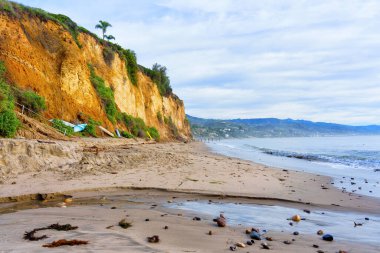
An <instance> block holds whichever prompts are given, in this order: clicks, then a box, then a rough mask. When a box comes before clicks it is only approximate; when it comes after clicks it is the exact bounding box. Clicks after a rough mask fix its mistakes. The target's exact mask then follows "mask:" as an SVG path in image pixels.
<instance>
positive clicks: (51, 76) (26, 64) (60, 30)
mask: <svg viewBox="0 0 380 253" xmlns="http://www.w3.org/2000/svg"><path fill="white" fill-rule="evenodd" d="M17 6H19V5H16V4H11V8H12V9H11V10H4V8H3V9H1V8H0V60H1V61H4V63H5V65H6V68H7V74H6V77H7V79H8V81H9V82H11V83H12V84H13V85H16V86H18V87H20V88H23V89H32V90H34V91H35V92H37V93H38V94H39V95H41V96H43V97H44V98H45V99H46V104H47V110H46V111H45V113H44V114H45V115H44V116H46V117H47V118H61V119H64V120H67V121H71V122H75V121H77V120H78V115H80V114H81V113H82V114H86V115H89V116H91V117H92V118H94V119H95V120H98V121H101V122H102V123H103V126H105V127H107V128H108V129H110V130H114V129H115V128H121V129H122V128H123V126H122V125H120V124H119V123H117V122H116V123H112V122H110V120H109V119H108V118H107V115H106V114H105V111H104V106H103V105H102V102H101V99H100V98H99V96H98V94H97V92H96V90H95V88H94V87H93V85H92V84H91V81H90V71H89V68H88V64H91V65H92V66H93V67H94V69H95V72H96V75H97V76H100V77H101V78H102V79H104V81H105V84H106V86H108V87H111V88H112V90H113V91H114V98H115V102H116V105H117V107H118V110H119V111H120V112H125V113H127V114H130V115H132V116H135V117H140V118H142V119H143V120H144V121H145V123H146V124H147V125H149V126H154V127H156V128H157V129H158V130H159V132H160V134H161V139H171V138H174V134H173V124H174V126H175V127H176V128H177V129H178V133H179V135H180V136H182V137H186V138H188V137H190V136H191V133H190V128H189V124H188V122H187V120H186V115H185V108H184V104H183V102H182V101H181V100H179V99H178V98H177V97H176V96H175V95H173V94H170V95H167V96H162V95H161V94H160V92H159V90H158V88H157V85H156V84H155V83H154V82H153V81H152V80H151V79H150V78H149V77H148V76H147V75H145V74H143V73H142V72H141V71H140V70H139V71H138V73H137V84H136V85H134V84H132V82H131V80H130V77H129V76H128V71H127V66H126V60H125V59H123V57H122V56H120V55H119V54H118V53H116V52H114V51H111V52H108V54H111V55H108V58H110V59H111V60H109V59H108V60H106V59H105V57H104V50H105V47H106V45H105V44H104V43H102V42H101V41H99V39H97V38H96V37H95V36H93V35H92V34H90V33H86V32H78V34H76V36H73V34H72V32H70V30H69V29H67V27H65V26H63V25H62V24H60V23H59V22H56V21H54V20H48V19H45V18H43V17H41V16H39V15H32V14H31V13H29V12H28V11H26V10H24V9H22V8H19V7H17ZM157 114H161V115H162V116H163V118H167V119H169V118H171V119H172V122H173V124H171V126H170V124H168V123H167V122H166V123H165V122H164V121H163V120H159V117H157ZM177 137H178V136H177Z"/></svg>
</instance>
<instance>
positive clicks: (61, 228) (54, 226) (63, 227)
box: [24, 223, 78, 241]
mask: <svg viewBox="0 0 380 253" xmlns="http://www.w3.org/2000/svg"><path fill="white" fill-rule="evenodd" d="M77 228H78V227H77V226H72V225H70V224H65V225H59V224H58V223H56V224H51V225H50V226H47V227H42V228H35V229H33V230H32V231H30V232H25V233H24V240H29V241H39V240H42V239H46V238H48V236H47V235H42V236H35V234H36V232H38V231H41V230H48V229H53V230H57V231H70V230H75V229H77Z"/></svg>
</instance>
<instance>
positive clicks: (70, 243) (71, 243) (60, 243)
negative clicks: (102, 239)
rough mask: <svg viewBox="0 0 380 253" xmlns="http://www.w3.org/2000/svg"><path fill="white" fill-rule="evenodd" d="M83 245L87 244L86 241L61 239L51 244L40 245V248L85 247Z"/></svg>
mask: <svg viewBox="0 0 380 253" xmlns="http://www.w3.org/2000/svg"><path fill="white" fill-rule="evenodd" d="M85 244H88V241H82V240H66V239H61V240H58V241H54V242H52V243H48V244H44V245H42V247H45V248H56V247H61V246H75V245H85Z"/></svg>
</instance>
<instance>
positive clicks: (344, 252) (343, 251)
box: [338, 250, 347, 253]
mask: <svg viewBox="0 0 380 253" xmlns="http://www.w3.org/2000/svg"><path fill="white" fill-rule="evenodd" d="M338 253H347V251H345V250H339V251H338Z"/></svg>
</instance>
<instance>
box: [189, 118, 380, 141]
mask: <svg viewBox="0 0 380 253" xmlns="http://www.w3.org/2000/svg"><path fill="white" fill-rule="evenodd" d="M187 117H188V119H189V121H190V124H191V127H192V131H193V134H194V137H196V138H226V137H231V138H246V137H306V136H332V135H371V134H380V126H377V125H372V126H349V125H341V124H332V123H324V122H312V121H307V120H292V119H275V118H263V119H232V120H215V119H202V118H196V117H192V116H189V115H188V116H187Z"/></svg>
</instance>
